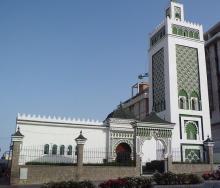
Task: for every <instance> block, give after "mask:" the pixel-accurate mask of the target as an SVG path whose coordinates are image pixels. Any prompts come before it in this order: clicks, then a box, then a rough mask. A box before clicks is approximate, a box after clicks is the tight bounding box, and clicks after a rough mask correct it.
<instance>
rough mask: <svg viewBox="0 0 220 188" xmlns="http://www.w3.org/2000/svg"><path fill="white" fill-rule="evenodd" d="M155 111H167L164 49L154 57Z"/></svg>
mask: <svg viewBox="0 0 220 188" xmlns="http://www.w3.org/2000/svg"><path fill="white" fill-rule="evenodd" d="M152 83H153V108H154V109H153V110H154V111H155V112H161V111H164V110H165V80H164V49H163V48H162V49H161V50H159V51H158V52H157V53H156V54H154V55H153V57H152Z"/></svg>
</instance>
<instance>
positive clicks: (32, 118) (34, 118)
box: [17, 113, 103, 126]
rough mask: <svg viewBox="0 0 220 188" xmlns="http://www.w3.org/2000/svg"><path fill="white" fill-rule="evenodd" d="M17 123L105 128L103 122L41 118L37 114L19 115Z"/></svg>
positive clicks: (54, 117) (53, 117) (51, 117)
mask: <svg viewBox="0 0 220 188" xmlns="http://www.w3.org/2000/svg"><path fill="white" fill-rule="evenodd" d="M17 121H37V122H46V123H47V122H48V123H51V122H52V123H58V124H59V123H65V124H77V125H91V126H92V125H93V126H103V122H101V121H98V120H94V119H84V118H83V119H79V118H70V117H68V118H66V117H59V116H58V117H56V116H41V115H35V114H33V115H32V114H24V113H22V114H21V113H18V115H17Z"/></svg>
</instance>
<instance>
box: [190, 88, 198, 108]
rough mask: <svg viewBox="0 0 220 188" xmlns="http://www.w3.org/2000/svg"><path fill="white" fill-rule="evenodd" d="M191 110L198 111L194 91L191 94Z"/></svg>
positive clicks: (196, 97)
mask: <svg viewBox="0 0 220 188" xmlns="http://www.w3.org/2000/svg"><path fill="white" fill-rule="evenodd" d="M191 110H199V97H198V94H197V93H196V92H195V91H193V92H192V94H191Z"/></svg>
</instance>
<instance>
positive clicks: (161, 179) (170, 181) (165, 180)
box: [153, 172, 203, 185]
mask: <svg viewBox="0 0 220 188" xmlns="http://www.w3.org/2000/svg"><path fill="white" fill-rule="evenodd" d="M153 180H154V181H155V182H156V184H158V185H184V184H199V183H202V182H203V181H202V178H201V177H200V176H198V175H195V174H174V173H171V172H167V173H164V174H161V173H155V174H154V175H153Z"/></svg>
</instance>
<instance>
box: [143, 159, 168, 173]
mask: <svg viewBox="0 0 220 188" xmlns="http://www.w3.org/2000/svg"><path fill="white" fill-rule="evenodd" d="M143 171H144V172H146V173H154V172H155V171H158V172H160V173H162V172H164V161H158V160H155V161H151V162H148V163H146V165H145V166H144V167H143Z"/></svg>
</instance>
